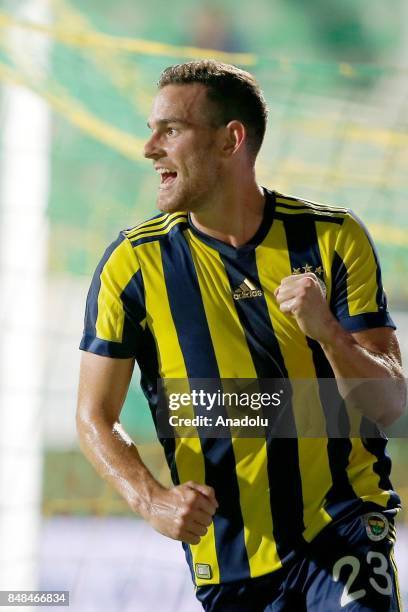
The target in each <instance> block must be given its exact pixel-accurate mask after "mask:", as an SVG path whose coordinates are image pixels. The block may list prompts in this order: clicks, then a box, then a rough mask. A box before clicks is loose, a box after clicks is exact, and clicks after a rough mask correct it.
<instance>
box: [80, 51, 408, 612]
mask: <svg viewBox="0 0 408 612" xmlns="http://www.w3.org/2000/svg"><path fill="white" fill-rule="evenodd" d="M266 119H267V109H266V106H265V102H264V99H263V96H262V93H261V91H260V89H259V86H258V85H257V83H256V81H255V79H254V78H253V77H252V75H250V74H249V73H247V72H244V71H242V70H239V69H238V68H236V67H233V66H229V65H225V64H221V63H217V62H215V61H210V60H206V61H200V62H191V63H186V64H182V65H176V66H173V67H170V68H167V69H166V70H165V71H164V72H163V74H162V75H161V78H160V81H159V84H158V93H157V96H156V98H155V100H154V103H153V108H152V112H151V115H150V118H149V122H148V126H149V128H150V130H151V136H150V138H149V140H148V142H147V143H146V145H145V156H146V157H147V158H148V159H150V160H151V161H152V165H153V168H154V170H155V171H156V172H157V173H158V175H159V179H160V185H159V189H158V197H157V204H158V208H159V210H160V211H161V212H160V214H158V215H157V216H155V217H153V218H152V219H150V220H148V221H145V222H144V223H141V224H139V225H137V226H135V227H133V228H131V229H127V230H123V231H121V232H120V233H119V237H118V238H117V239H116V240H115V241H114V242H113V243H112V244H111V245H110V246H109V247H108V249H107V250H106V252H105V254H104V256H103V257H102V260H101V261H100V263H99V265H98V267H97V269H96V272H95V275H94V278H93V281H92V285H91V288H90V291H89V295H88V300H87V307H86V315H85V329H84V335H83V338H82V342H81V349H82V350H83V351H85V352H84V353H83V355H82V362H81V376H80V387H79V400H78V415H77V423H78V432H79V438H80V443H81V446H82V449H83V451H84V452H85V454H86V455H87V457H88V458H89V460H90V461H91V463H92V464H93V465H94V466H95V468H96V469H97V471H98V472H99V474H100V475H101V476H102V477H104V478H106V480H108V481H109V482H110V483H111V484H112V485H113V486H114V487H115V488H116V490H117V491H119V493H120V494H121V495H122V496H123V497H124V498H125V500H126V501H127V502H128V504H129V506H130V508H132V510H134V511H135V512H137V513H138V514H140V515H141V516H142V517H143V518H144V519H145V520H146V521H148V522H149V523H150V525H151V526H152V527H154V528H155V529H156V530H157V531H159V532H160V533H162V534H163V535H165V536H168V537H170V538H174V539H176V540H181V541H182V542H183V547H184V549H185V554H186V558H187V562H188V564H189V567H190V571H191V575H192V578H193V581H194V583H195V585H196V595H197V597H198V599H199V600H200V601H201V602H202V604H203V607H204V608H205V610H209V611H228V610H230V611H234V612H239V611H242V612H244V611H246V612H249V611H251V612H257V611H264V610H269V611H274V612H276V611H281V610H282V611H283V610H287V611H289V610H290V612H297V611H301V610H310V611H313V612H317V611H321V610H324V611H325V612H329V611H334V610H336V611H337V610H341V609H343V608H344V609H345V610H348V611H360V612H362V611H368V610H370V611H374V610H376V611H379V610H381V611H383V612H385V611H394V610H399V609H400V608H399V603H398V587H397V578H396V570H395V566H394V562H393V559H392V550H393V543H394V533H395V531H394V517H395V514H396V513H397V510H398V508H399V506H400V500H399V498H398V495H397V494H396V493H395V492H394V490H393V488H392V485H391V482H390V480H389V475H390V459H389V457H388V456H387V454H386V452H385V447H386V439H385V437H383V436H379V437H378V436H377V437H375V436H373V437H366V438H364V437H361V436H360V437H356V436H352V435H347V432H349V434H350V423H348V421H347V413H345V420H344V423H345V424H346V425H345V426H346V435H343V436H342V437H332V436H329V435H327V436H326V437H312V436H311V437H306V436H302V435H299V436H293V437H288V438H282V437H279V436H270V435H267V431H266V429H265V437H264V438H261V437H259V436H257V437H255V436H254V437H252V438H251V437H245V438H244V437H236V436H234V435H230V436H224V437H220V438H212V437H210V436H205V435H203V430H202V429H201V428H197V436H196V437H177V436H175V437H163V436H160V434H159V437H160V441H161V443H162V444H163V447H164V452H165V456H166V459H167V462H168V465H169V468H170V470H171V474H172V479H173V482H174V486H173V487H172V488H169V489H168V488H165V487H163V486H162V485H161V484H159V483H158V482H157V481H156V480H155V479H154V478H153V476H152V474H151V473H150V472H149V470H148V469H147V467H146V466H145V465H144V464H143V462H142V461H141V459H140V456H139V454H138V451H137V448H136V447H135V445H134V444H133V443H131V441H130V440H129V439H128V438H127V437H126V435H125V432H124V433H123V432H122V433H121V430H120V428H118V427H117V426H115V425H116V424H117V423H118V422H119V417H120V412H121V408H122V405H123V402H124V399H125V397H126V393H127V390H128V386H129V382H130V379H131V375H132V372H133V368H134V364H135V361H137V363H138V365H139V368H140V371H141V386H142V388H143V391H144V394H145V396H146V398H147V400H148V402H149V405H150V409H151V412H152V415H153V418H154V420H155V424H156V425H157V422H158V421H157V419H158V412H159V408H160V407H161V404H160V402H161V399H160V398H161V396H160V394H159V391H158V380H162V381H163V380H168V379H186V380H187V379H188V380H193V379H194V380H196V379H204V380H207V379H212V380H217V379H218V380H225V379H228V380H229V379H248V378H251V379H256V380H259V381H262V380H264V379H271V378H281V379H285V380H288V381H289V383H290V381H291V380H292V381H294V380H295V379H308V380H314V381H315V383H316V385H317V389H318V391H317V396H316V402H317V403H318V408H319V410H320V414H321V417H322V419H323V422H324V423H325V422H326V423H327V424H328V423H329V422H330V418H331V414H332V410H334V407H333V406H332V405H331V400H330V396H328V395H327V393H325V392H324V389H323V387H320V384H321V379H323V378H331V379H337V381H339V391H340V392H341V393H342V395H344V396H345V393H346V391H347V389H346V387H347V385H346V384H345V383H346V382H347V380H349V379H384V380H390V381H391V380H394V381H402V380H403V379H402V371H401V362H400V352H399V348H398V342H397V339H396V336H395V332H394V330H395V326H394V324H393V321H392V319H391V317H390V315H389V313H388V311H387V303H386V297H385V294H384V291H383V287H382V282H381V272H380V265H379V262H378V258H377V255H376V251H375V249H374V246H373V244H372V242H371V240H370V238H369V236H368V234H367V232H366V230H365V228H364V226H363V225H362V224H361V222H360V221H359V220H358V219H357V218H356V217H355V216H354V214H353V213H352V212H351V211H349V210H346V209H342V208H338V207H333V206H328V205H321V204H315V203H311V202H308V201H305V200H301V199H298V198H296V197H289V196H285V195H282V194H280V193H277V192H276V191H271V190H269V189H267V188H265V187H261V186H259V185H258V184H257V182H256V177H255V170H254V164H255V159H256V156H257V153H258V151H259V149H260V146H261V144H262V140H263V137H264V132H265V127H266ZM403 395H404V392H403V389H402V387H401V391H400V392H398V391H396V392H395V393H394V394H389V395H384V394H383V397H382V399H381V401H373V402H370V403H364V404H363V405H362V408H361V411H362V412H361V414H360V415H359V417H360V418H361V422H362V423H363V421H364V420H370V421H371V422H375V423H377V424H379V425H388V424H390V423H392V422H393V421H395V420H396V419H397V418H398V417H399V416H400V415H401V414H402V411H403V406H404V397H403ZM339 397H340V396H339ZM340 399H341V397H340ZM160 409H161V408H160ZM288 409H289V411H290V414H291V415H292V417H293V418H292V424H293V425H294V427H295V428H296V427H297V423H298V419H299V415H300V417H302V416H303V417H304V416H305V415H304V411H303V413H302V403H301V399H300V398H299V397H298V396H297V395H296V393H295V392H293V394H292V396H291V398H290V403H289V407H288ZM306 416H307V415H306ZM328 428H329V426H328V425H327V429H328ZM347 428H348V429H347Z"/></svg>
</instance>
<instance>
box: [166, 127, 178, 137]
mask: <svg viewBox="0 0 408 612" xmlns="http://www.w3.org/2000/svg"><path fill="white" fill-rule="evenodd" d="M166 133H167V136H175V135H176V134H177V130H176V129H175V128H171V127H169V128H167V131H166Z"/></svg>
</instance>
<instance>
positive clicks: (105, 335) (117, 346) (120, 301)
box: [79, 233, 145, 359]
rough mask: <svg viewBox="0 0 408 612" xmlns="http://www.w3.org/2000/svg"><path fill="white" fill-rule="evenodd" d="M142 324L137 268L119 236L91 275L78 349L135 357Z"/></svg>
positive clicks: (115, 355) (108, 355)
mask: <svg viewBox="0 0 408 612" xmlns="http://www.w3.org/2000/svg"><path fill="white" fill-rule="evenodd" d="M144 321H145V308H144V290H143V280H142V275H141V270H140V266H139V263H138V260H137V256H136V253H135V252H134V249H133V247H132V245H131V244H130V242H129V241H128V239H127V238H126V237H125V236H124V235H123V234H122V233H121V234H119V237H118V238H117V240H115V242H113V243H112V244H111V245H110V246H109V247H108V248H107V249H106V251H105V253H104V255H103V257H102V259H101V261H100V262H99V264H98V266H97V268H96V270H95V273H94V275H93V279H92V282H91V286H90V288H89V292H88V297H87V301H86V309H85V321H84V332H83V336H82V340H81V343H80V346H79V348H80V349H81V350H83V351H89V352H91V353H96V354H97V355H103V356H105V357H115V358H122V359H124V358H130V357H136V355H137V351H138V348H139V346H140V342H141V335H142V331H143V324H144Z"/></svg>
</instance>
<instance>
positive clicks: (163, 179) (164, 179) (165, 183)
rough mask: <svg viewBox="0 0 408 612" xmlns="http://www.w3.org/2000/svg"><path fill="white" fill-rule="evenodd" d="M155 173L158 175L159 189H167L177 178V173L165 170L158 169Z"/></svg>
mask: <svg viewBox="0 0 408 612" xmlns="http://www.w3.org/2000/svg"><path fill="white" fill-rule="evenodd" d="M157 172H158V173H159V174H160V187H169V186H170V185H172V184H173V183H174V181H175V180H176V178H177V172H175V171H173V170H168V169H167V168H158V169H157Z"/></svg>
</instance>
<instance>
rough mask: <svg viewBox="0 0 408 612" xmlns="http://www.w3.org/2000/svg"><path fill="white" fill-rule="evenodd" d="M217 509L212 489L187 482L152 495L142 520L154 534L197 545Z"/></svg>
mask: <svg viewBox="0 0 408 612" xmlns="http://www.w3.org/2000/svg"><path fill="white" fill-rule="evenodd" d="M217 508H218V502H217V500H216V499H215V493H214V489H213V488H212V487H208V486H207V485H201V484H197V483H196V482H193V481H189V482H185V483H184V484H181V485H178V486H177V487H173V488H172V489H164V488H163V489H161V490H160V491H158V492H156V493H155V496H154V499H153V500H152V503H151V505H150V509H149V515H148V516H146V517H145V518H146V519H147V520H148V522H149V523H150V525H151V526H152V527H154V529H156V531H158V532H159V533H162V534H163V535H165V536H168V537H169V538H173V540H181V541H182V542H186V543H187V544H198V543H199V541H200V539H201V537H202V536H203V535H205V534H206V533H207V530H208V527H209V525H211V522H212V520H213V516H214V514H215V511H216V510H217Z"/></svg>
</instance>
